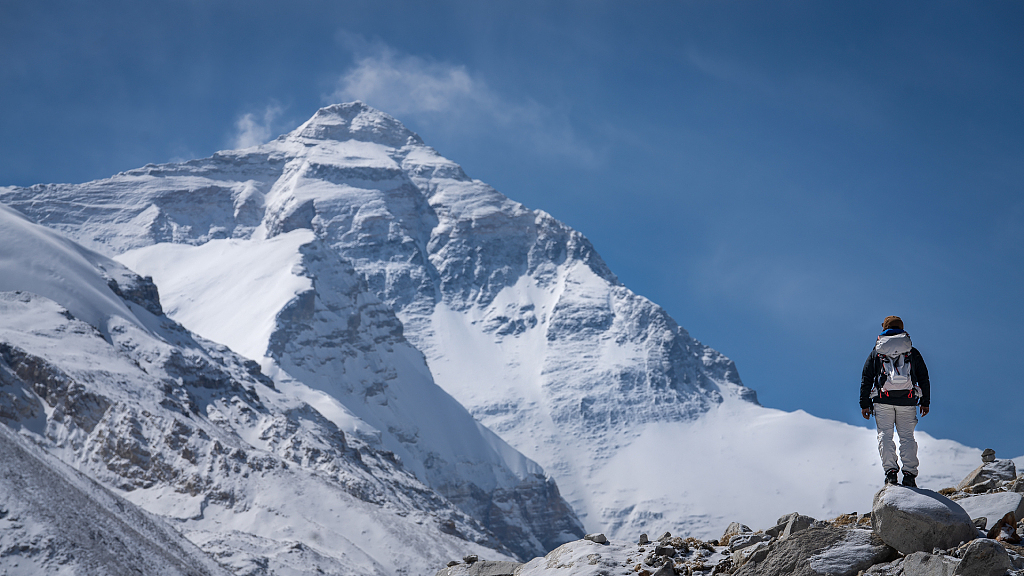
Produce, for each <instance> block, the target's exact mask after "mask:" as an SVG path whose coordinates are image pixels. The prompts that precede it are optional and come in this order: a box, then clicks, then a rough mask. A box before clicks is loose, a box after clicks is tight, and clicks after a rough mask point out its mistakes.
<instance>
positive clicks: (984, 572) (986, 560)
mask: <svg viewBox="0 0 1024 576" xmlns="http://www.w3.org/2000/svg"><path fill="white" fill-rule="evenodd" d="M960 558H961V559H960V565H959V566H957V567H956V570H954V571H953V575H954V576H1002V575H1003V574H1005V573H1006V571H1007V570H1009V569H1010V568H1011V567H1012V564H1011V563H1010V557H1009V555H1007V554H1006V548H1003V545H1002V544H1000V543H999V542H996V541H995V540H989V539H988V538H978V539H977V540H975V541H973V542H971V543H970V544H968V545H967V546H966V547H964V549H963V551H962V552H961V554H960Z"/></svg>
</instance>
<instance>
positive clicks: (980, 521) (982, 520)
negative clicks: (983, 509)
mask: <svg viewBox="0 0 1024 576" xmlns="http://www.w3.org/2000/svg"><path fill="white" fill-rule="evenodd" d="M968 514H970V513H969V512H968ZM971 524H974V527H975V528H977V529H978V530H984V529H985V526H988V518H986V517H985V516H979V517H977V518H971Z"/></svg>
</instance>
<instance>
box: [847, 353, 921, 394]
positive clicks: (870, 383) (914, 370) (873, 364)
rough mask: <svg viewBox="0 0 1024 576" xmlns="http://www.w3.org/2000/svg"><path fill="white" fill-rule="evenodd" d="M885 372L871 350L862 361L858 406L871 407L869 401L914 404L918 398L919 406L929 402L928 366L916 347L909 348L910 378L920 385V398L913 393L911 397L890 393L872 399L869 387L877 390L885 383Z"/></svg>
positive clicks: (876, 355)
mask: <svg viewBox="0 0 1024 576" xmlns="http://www.w3.org/2000/svg"><path fill="white" fill-rule="evenodd" d="M885 379H886V376H885V372H883V371H882V361H881V360H879V359H878V354H876V353H875V352H874V349H872V351H871V355H869V356H868V359H867V362H864V370H863V371H862V372H861V374H860V407H861V408H871V402H872V400H874V402H876V403H878V404H892V405H896V406H916V405H917V403H918V400H920V403H921V406H928V405H930V404H931V400H932V394H931V384H930V383H929V382H928V367H927V366H925V365H924V358H922V357H921V353H920V352H918V350H917V348H911V349H910V379H911V380H913V381H914V384H917V385H918V386H920V387H921V398H920V399H918V398H917V395H916V394H915V395H914V396H913V397H910V396H908V395H907V393H905V392H904V393H895V392H894V393H891V394H889V395H888V396H886V395H885V394H880V395H879V396H877V397H875V398H874V399H872V398H871V388H872V387H875V388H878V389H879V390H881V389H882V385H883V384H885Z"/></svg>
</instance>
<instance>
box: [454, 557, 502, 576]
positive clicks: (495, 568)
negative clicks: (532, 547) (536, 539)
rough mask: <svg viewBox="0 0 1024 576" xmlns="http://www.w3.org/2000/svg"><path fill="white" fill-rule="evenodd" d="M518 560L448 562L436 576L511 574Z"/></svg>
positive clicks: (495, 575)
mask: <svg viewBox="0 0 1024 576" xmlns="http://www.w3.org/2000/svg"><path fill="white" fill-rule="evenodd" d="M520 566H522V564H520V563H519V562H498V561H495V560H476V561H474V562H473V563H472V564H459V563H458V562H456V563H455V564H452V563H451V562H449V563H448V567H447V568H442V569H441V571H440V572H438V573H437V575H436V576H513V574H515V572H516V569H518V568H519V567H520Z"/></svg>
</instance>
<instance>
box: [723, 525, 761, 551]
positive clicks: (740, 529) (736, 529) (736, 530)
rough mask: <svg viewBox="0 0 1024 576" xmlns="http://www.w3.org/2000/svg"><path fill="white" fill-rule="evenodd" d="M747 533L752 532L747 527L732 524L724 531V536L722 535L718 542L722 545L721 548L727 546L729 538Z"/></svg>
mask: <svg viewBox="0 0 1024 576" xmlns="http://www.w3.org/2000/svg"><path fill="white" fill-rule="evenodd" d="M748 532H753V530H751V529H750V527H749V526H746V525H744V524H740V523H739V522H733V523H731V524H729V526H728V527H727V528H726V529H725V534H722V538H721V539H720V540H719V541H720V542H721V543H722V546H728V545H729V539H730V538H732V537H733V536H735V535H737V534H746V533H748Z"/></svg>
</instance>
